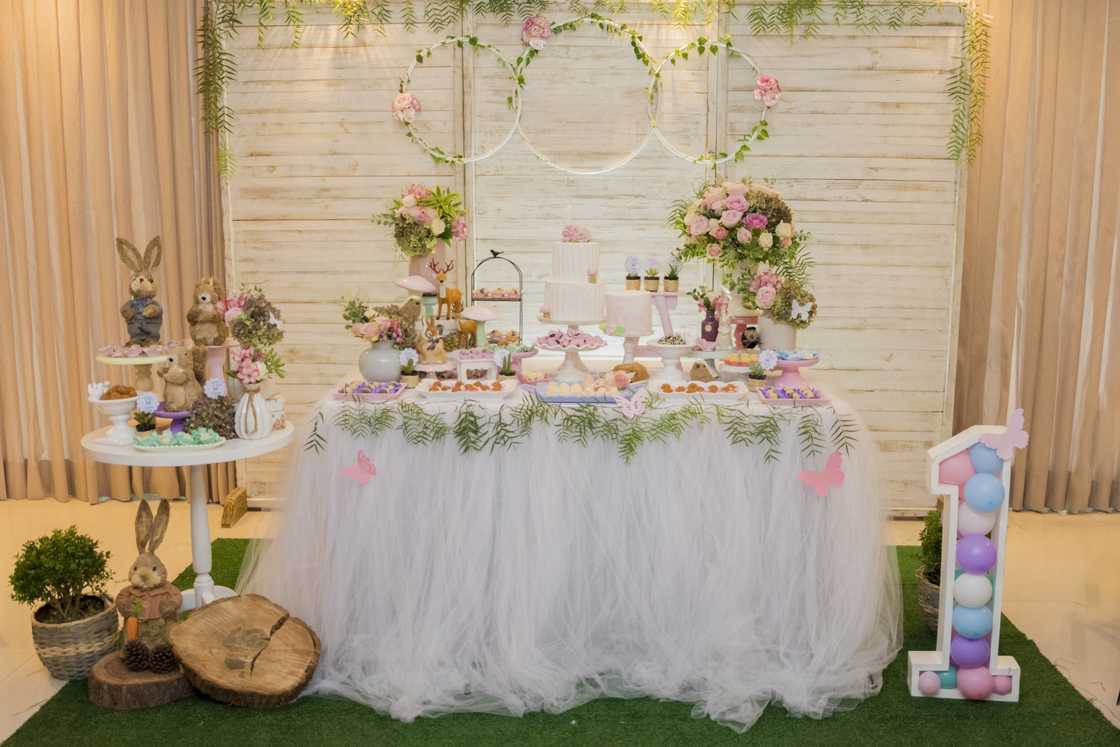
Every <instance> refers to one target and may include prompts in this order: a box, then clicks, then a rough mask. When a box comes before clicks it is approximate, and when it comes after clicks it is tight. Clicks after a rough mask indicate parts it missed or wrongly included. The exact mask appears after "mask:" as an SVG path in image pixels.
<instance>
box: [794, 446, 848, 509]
mask: <svg viewBox="0 0 1120 747" xmlns="http://www.w3.org/2000/svg"><path fill="white" fill-rule="evenodd" d="M840 459H841V456H840V452H839V451H834V452H832V454H831V456H829V457H828V462H827V463H826V464H825V465H824V469H823V470H821V471H820V472H815V471H813V470H809V469H803V470H801V471H800V472H798V473H797V479H798V480H800V481H801V482H803V483H805V484H806V485H808V486H809V487H811V488H812V489H813V490H814V492H816V494H817V496H819V497H821V498H823V497H824V496H826V495H828V491H829V490H830V489H831V488H838V487H840V486H841V485H843V484H844V471H843V470H842V469H840Z"/></svg>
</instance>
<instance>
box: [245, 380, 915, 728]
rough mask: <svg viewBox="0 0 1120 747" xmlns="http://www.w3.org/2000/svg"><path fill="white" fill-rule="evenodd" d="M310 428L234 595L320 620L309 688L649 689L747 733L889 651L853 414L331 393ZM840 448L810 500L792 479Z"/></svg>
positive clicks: (889, 556)
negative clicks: (779, 708) (356, 398)
mask: <svg viewBox="0 0 1120 747" xmlns="http://www.w3.org/2000/svg"><path fill="white" fill-rule="evenodd" d="M408 396H409V397H415V395H414V394H410V395H408ZM301 439H302V440H301V442H300V443H302V446H303V450H302V451H300V452H298V456H297V457H296V459H295V461H296V464H295V466H294V470H293V473H292V477H291V480H292V482H291V483H290V485H289V489H288V490H287V501H286V505H285V508H284V510H283V511H280V512H276V515H275V516H274V520H275V521H276V524H275V526H274V527H273V528H272V531H271V532H270V536H271V539H270V540H266V541H263V542H260V543H256V544H255V545H254V547H253V549H252V551H251V553H250V556H249V557H248V558H247V561H246V564H245V566H244V567H243V571H242V577H241V579H240V580H239V583H238V589H239V591H251V592H257V593H261V594H264V595H266V596H268V597H269V598H271V599H273V600H275V601H276V602H278V603H279V604H282V605H283V606H285V607H286V608H288V609H289V610H290V611H291V613H292V614H293V615H295V616H298V617H300V618H302V619H303V620H305V621H306V622H307V623H308V624H309V625H311V627H312V628H314V629H315V630H316V631H317V632H318V634H319V636H320V637H321V639H322V641H323V645H324V648H323V655H322V659H321V661H320V662H319V667H318V669H317V671H316V673H315V675H314V679H313V680H312V683H311V685H310V686H309V688H308V690H307V691H306V692H308V693H333V694H338V695H342V696H345V697H347V698H351V699H354V700H357V701H360V702H363V703H366V704H368V705H370V706H372V707H374V708H376V709H377V710H379V711H382V712H387V713H389V714H390V715H392V716H393V717H394V718H397V719H401V720H404V721H411V720H412V719H414V718H416V717H417V716H433V715H438V714H444V713H452V712H462V711H474V712H489V713H501V714H512V715H520V714H523V713H526V712H529V711H534V710H546V711H550V712H558V711H563V710H566V709H568V708H571V707H573V706H576V705H579V704H581V703H583V702H586V701H588V700H591V699H594V698H598V697H638V696H648V697H654V698H665V699H673V700H679V701H685V702H690V703H692V704H694V708H693V712H694V715H697V716H706V717H710V718H712V719H715V720H717V721H719V722H721V723H723V724H726V725H728V726H731V727H732V728H735V729H737V730H740V731H743V730H746V729H747V728H749V727H750V725H751V724H752V723H753V722H754V721H755V720H756V719H757V718H758V717H759V715H760V714H761V713H762V711H763V709H764V708H765V707H766V705H767V704H768V703H771V702H775V703H780V704H781V705H783V706H784V707H785V708H786V709H788V711H789V712H790V713H791V714H794V715H799V716H811V717H818V718H819V717H823V716H827V715H829V714H831V713H833V712H835V711H837V710H841V709H845V708H851V707H854V705H855V704H857V703H858V701H859V700H861V699H864V698H867V697H870V696H872V695H874V694H875V693H877V692H878V690H879V688H880V686H881V683H882V678H881V673H882V670H883V668H884V667H885V666H886V665H887V664H888V663H889V662H890V661H891V660H892V659H893V658H894V656H895V655H896V653H897V652H898V650H899V647H900V644H901V623H900V601H899V599H900V597H899V586H898V575H897V567H896V565H895V560H894V555H893V553H892V552H890V551H889V548H888V547H887V545H886V543H885V539H884V523H885V519H886V496H885V492H884V490H883V487H882V485H881V484H880V479H879V474H878V471H877V466H876V450H875V446H874V444H873V442H872V440H871V437H870V435H869V434H868V433H867V432H866V430H865V429H864V428H863V427H862V425H860V424H859V422H858V419H856V418H855V417H854V415H853V414H852V413H851V411H850V410H849V408H847V407H846V406H845V405H844V404H843V403H842V402H834V403H833V404H832V405H829V406H820V407H767V406H765V405H763V404H761V403H760V402H757V401H752V402H750V403H747V402H743V403H742V404H733V405H721V406H718V407H717V406H714V405H709V404H704V403H703V402H702V401H700V400H696V399H685V400H674V401H669V400H662V401H656V400H655V401H654V402H652V403H651V404H650V406H649V409H648V410H647V411H646V412H645V413H642V414H640V415H637V416H635V417H627V414H626V413H625V412H624V411H623V410H622V408H621V407H619V408H615V407H612V406H601V407H599V408H595V407H594V406H591V405H587V406H583V407H579V406H574V407H559V406H555V405H553V406H542V405H541V403H540V401H539V400H534V399H530V398H528V397H527V396H526V395H523V394H521V393H518V394H516V395H514V397H513V398H511V399H507V400H489V401H476V402H471V403H469V404H464V403H462V402H438V403H437V402H434V401H429V400H423V399H416V400H414V399H407V400H405V401H403V402H401V401H397V402H390V403H386V404H358V403H350V402H339V401H331V400H323V401H321V402H320V403H319V405H318V407H317V410H316V411H315V413H314V414H313V416H312V417H311V419H310V422H309V423H308V425H307V427H306V431H305V432H304V433H302V434H301ZM814 439H817V440H819V443H818V444H817V445H816V446H814V445H813V442H814ZM635 442H637V443H636V444H635ZM834 451H840V452H841V453H842V454H843V459H842V470H843V473H844V479H843V482H842V484H840V485H833V486H832V487H831V489H830V490H829V491H828V492H827V494H826V495H823V496H818V495H817V493H816V491H815V490H813V489H811V488H810V487H809V485H808V484H806V482H804V481H802V480H800V479H799V477H798V475H799V472H800V471H801V470H818V471H819V470H823V469H824V468H825V464H826V461H827V460H828V458H829V455H830V454H831V453H833V452H834Z"/></svg>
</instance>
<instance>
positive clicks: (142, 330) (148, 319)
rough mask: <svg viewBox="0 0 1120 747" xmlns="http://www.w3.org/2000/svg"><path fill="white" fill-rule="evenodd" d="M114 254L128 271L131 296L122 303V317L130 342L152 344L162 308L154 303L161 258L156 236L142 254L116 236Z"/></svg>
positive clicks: (161, 318)
mask: <svg viewBox="0 0 1120 747" xmlns="http://www.w3.org/2000/svg"><path fill="white" fill-rule="evenodd" d="M117 254H118V255H120V258H121V262H124V264H125V267H127V268H128V269H129V270H131V275H130V276H129V279H128V291H129V293H131V294H132V298H131V299H130V300H129V301H128V302H126V303H125V304H124V305H123V306H121V316H122V317H124V322H125V324H126V325H127V326H128V344H129V345H140V346H145V345H155V344H156V343H158V342H159V333H160V327H162V326H163V307H162V306H160V305H159V304H158V303H157V302H156V278H155V270H156V268H157V267H159V262H160V260H161V259H163V246H162V245H161V244H160V240H159V236H156V237H155V238H154V239H152V240H151V241H149V242H148V246H147V247H146V248H145V249H144V256H140V250H138V249H137V248H136V247H135V246H133V245H132V243H131V242H129V241H128V240H126V239H121V238H118V239H117Z"/></svg>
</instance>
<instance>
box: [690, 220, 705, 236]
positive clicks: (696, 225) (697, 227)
mask: <svg viewBox="0 0 1120 747" xmlns="http://www.w3.org/2000/svg"><path fill="white" fill-rule="evenodd" d="M707 232H708V219H707V218H705V217H704V216H703V215H697V216H694V217H693V218H692V220H690V221H689V222H688V235H689V236H703V235H704V234H706V233H707Z"/></svg>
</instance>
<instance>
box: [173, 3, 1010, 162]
mask: <svg viewBox="0 0 1120 747" xmlns="http://www.w3.org/2000/svg"><path fill="white" fill-rule="evenodd" d="M949 4H950V5H952V6H955V7H957V8H959V9H960V12H961V13H962V16H963V21H964V23H963V25H964V33H963V34H962V35H961V52H960V58H959V61H958V64H957V67H956V68H955V69H954V70H953V72H952V74H951V75H950V76H949V81H948V84H947V86H946V94H947V95H948V96H949V98H950V100H951V101H952V103H953V117H952V123H951V125H950V130H949V137H948V142H947V147H946V150H947V154H948V156H949V157H950V158H952V159H954V160H959V159H961V158H965V157H966V158H967V159H968V160H969V161H971V160H972V159H973V158H975V156H976V150H977V148H978V147H979V145H980V142H981V139H982V133H981V119H982V115H983V107H984V94H985V87H986V84H987V80H988V69H989V66H990V63H991V59H990V55H989V51H988V46H989V36H990V31H991V23H990V20H989V18H988V17H987V16H986V15H985V14H983V13H982V12H980V11H979V10H977V8H976V7H975V0H963V1H962V2H959V3H956V2H952V3H949ZM830 5H831V8H832V13H831V16H832V17H831V19H827V18H826V17H825V15H826V9H825V3H824V2H823V1H822V0H771V1H770V2H749V1H747V0H653V2H652V7H653V9H654V10H655V11H656V12H657V13H658V14H659V15H661V16H662V17H664V18H666V19H669V20H671V21H673V22H674V23H678V24H682V25H683V24H688V23H695V22H698V21H704V22H706V21H710V20H711V19H712V18H713V17H715V15H716V13H717V12H719V11H720V10H724V11H726V12H728V13H730V14H731V15H732V16H735V17H738V16H737V11H739V12H743V11H745V13H746V19H747V24H748V25H749V27H750V29H751V33H753V34H755V35H762V34H769V35H773V34H787V35H788V36H789V37H790V40H791V42H793V41H794V40H796V39H797V38H809V37H812V36H814V35H815V34H816V33H817V32H818V30H819V29H820V27H821V26H822V25H823V24H825V23H827V22H829V21H830V20H831V22H833V23H837V24H839V23H848V24H853V25H855V26H857V27H859V28H860V29H862V30H864V31H870V32H874V31H877V30H878V29H880V28H882V27H887V28H899V27H900V26H904V25H907V24H914V23H917V22H919V21H921V19H922V18H924V17H925V15H926V13H927V12H928V11H930V10H931V9H933V8H936V7H941V6H944V5H946V3H945V2H941V1H938V0H892V1H891V2H888V3H871V2H868V1H867V0H833V2H831V3H830ZM316 6H319V7H327V6H329V7H330V8H332V9H333V11H334V13H335V15H336V16H337V17H338V19H339V28H340V29H341V31H342V33H343V34H344V35H346V36H349V37H353V36H355V35H356V34H357V33H358V32H359V30H360V29H361V28H362V27H363V26H370V27H373V28H376V29H377V30H378V31H379V32H381V33H384V26H385V25H386V24H390V23H393V22H394V21H395V22H398V23H400V24H401V25H402V26H403V27H404V29H405V30H406V31H412V30H415V29H416V28H417V27H418V26H419V24H420V23H421V21H422V22H423V23H424V24H425V25H426V26H427V27H428V28H430V29H432V30H433V31H440V30H443V29H446V28H448V27H450V26H452V25H453V24H455V23H458V22H459V21H461V20H462V19H463V17H464V16H465V15H468V14H473V15H474V16H475V17H480V18H490V19H494V20H498V21H500V22H502V23H512V22H514V21H515V20H519V19H522V18H525V17H528V16H531V15H536V14H538V13H543V12H545V11H548V10H549V9H555V10H563V11H567V12H571V13H574V14H578V15H586V14H590V13H603V12H611V13H619V12H622V11H623V10H625V7H626V2H625V0H593V1H592V2H584V1H583V0H566V1H564V0H560V1H559V2H552V1H551V0H428V2H427V3H425V5H424V11H423V19H421V18H420V14H419V13H418V11H417V9H416V6H415V4H414V0H396V1H395V2H390V0H205V4H204V6H203V15H202V21H201V23H200V26H199V32H198V34H199V43H200V45H201V47H202V56H201V58H200V59H199V62H198V65H197V68H196V70H195V74H196V77H197V80H198V92H199V94H200V95H201V96H202V112H203V121H204V122H205V125H206V128H207V130H208V131H210V132H213V133H216V134H217V136H218V139H219V148H218V166H219V168H220V169H221V170H222V171H223V172H224V173H228V172H229V170H230V169H231V168H232V165H233V164H232V160H231V157H230V154H229V153H228V151H227V149H226V148H225V147H224V143H225V137H226V135H228V134H229V133H230V132H232V130H233V124H234V119H235V114H234V112H233V110H232V109H231V108H230V107H229V105H228V104H227V103H226V101H225V91H226V87H227V86H228V85H229V83H230V82H231V81H233V80H235V79H236V77H237V63H236V58H235V56H234V54H233V52H231V51H230V50H229V49H227V47H226V44H227V42H228V40H229V39H231V38H232V37H234V36H236V35H237V34H238V32H239V31H240V30H241V28H242V25H243V24H242V22H241V17H242V15H243V14H244V13H246V12H247V11H251V12H255V13H256V15H257V18H258V19H259V22H258V27H257V42H258V44H263V43H264V35H265V29H266V27H267V26H268V25H272V24H276V23H283V24H285V25H287V26H290V27H291V28H292V41H291V43H292V46H294V47H296V46H299V44H300V40H301V36H302V33H303V18H304V10H305V9H306V8H308V7H316ZM394 11H396V12H395V13H394ZM639 39H640V37H639Z"/></svg>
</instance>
